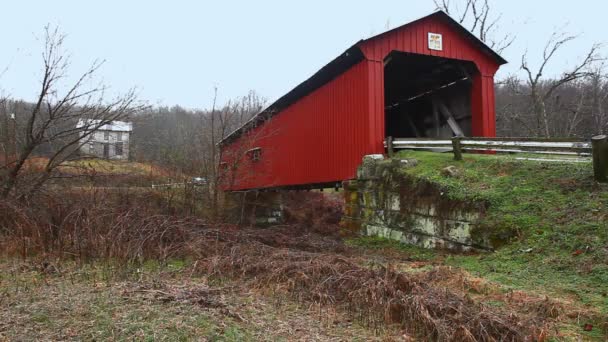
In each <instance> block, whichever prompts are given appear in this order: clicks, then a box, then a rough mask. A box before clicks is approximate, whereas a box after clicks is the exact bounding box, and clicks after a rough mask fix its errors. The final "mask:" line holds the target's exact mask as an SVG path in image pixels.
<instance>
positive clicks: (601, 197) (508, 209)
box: [398, 152, 608, 316]
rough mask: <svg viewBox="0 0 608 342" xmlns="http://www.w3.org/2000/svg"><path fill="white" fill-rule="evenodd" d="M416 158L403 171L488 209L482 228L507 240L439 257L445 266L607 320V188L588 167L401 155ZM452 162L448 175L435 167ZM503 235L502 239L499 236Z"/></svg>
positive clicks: (473, 157) (500, 158) (503, 158)
mask: <svg viewBox="0 0 608 342" xmlns="http://www.w3.org/2000/svg"><path fill="white" fill-rule="evenodd" d="M398 157H400V158H415V159H417V160H418V161H419V163H418V165H417V166H416V167H413V168H408V169H404V170H403V172H404V173H406V174H407V175H409V176H412V177H413V178H414V179H419V180H424V181H429V182H432V183H434V184H436V185H438V186H439V187H440V188H442V189H443V191H444V196H447V197H449V198H452V199H457V200H460V201H482V202H485V203H487V204H488V210H487V213H486V215H485V217H484V218H483V221H482V224H481V227H482V229H489V230H495V231H496V232H499V233H502V234H503V236H508V238H507V241H504V243H505V245H504V246H503V247H501V248H499V249H498V250H497V251H496V252H494V253H489V254H481V255H458V256H450V257H447V258H446V260H445V262H446V263H447V264H449V265H454V266H461V267H463V268H464V269H466V270H468V271H470V272H472V273H473V274H476V275H479V276H482V277H484V278H486V279H490V280H492V281H496V282H498V283H500V284H502V285H504V286H506V287H507V288H513V289H527V290H535V291H539V292H542V293H547V294H551V295H557V296H560V297H565V298H568V299H570V300H572V301H575V302H577V303H580V304H582V305H584V306H588V307H591V308H595V309H597V310H599V312H600V313H601V314H602V315H604V316H605V315H608V294H607V293H608V185H605V184H604V185H601V184H597V183H595V182H594V181H593V177H592V167H591V164H590V163H572V164H561V163H554V162H552V163H549V162H534V161H520V160H516V159H515V158H513V157H508V156H488V155H465V157H464V160H463V161H459V162H457V161H454V160H453V158H452V155H451V154H440V153H428V152H401V153H399V155H398ZM450 165H453V166H455V167H456V168H457V169H458V172H457V174H458V175H457V176H456V177H447V176H445V175H444V174H442V169H444V168H445V167H447V166H450ZM505 232H506V233H508V234H504V233H505Z"/></svg>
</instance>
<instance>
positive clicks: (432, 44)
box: [429, 32, 443, 51]
mask: <svg viewBox="0 0 608 342" xmlns="http://www.w3.org/2000/svg"><path fill="white" fill-rule="evenodd" d="M429 50H436V51H442V50H443V36H442V35H441V34H439V33H432V32H429Z"/></svg>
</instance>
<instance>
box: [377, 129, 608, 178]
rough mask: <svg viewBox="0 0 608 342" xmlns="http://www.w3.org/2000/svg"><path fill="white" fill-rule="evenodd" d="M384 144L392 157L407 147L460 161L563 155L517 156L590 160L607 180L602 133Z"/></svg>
mask: <svg viewBox="0 0 608 342" xmlns="http://www.w3.org/2000/svg"><path fill="white" fill-rule="evenodd" d="M385 147H386V148H387V150H388V154H389V156H392V155H393V153H394V151H395V150H403V149H407V150H427V151H436V152H453V153H454V159H455V160H462V153H463V152H492V153H526V154H540V155H555V156H560V157H563V159H540V158H518V159H530V160H542V161H560V162H583V161H591V160H592V161H593V170H594V176H595V179H596V180H597V181H599V182H606V181H608V137H607V136H605V135H599V136H595V137H593V138H591V140H589V141H585V140H576V139H541V138H468V137H454V138H452V139H410V138H393V137H388V138H387V139H386V141H385ZM566 157H568V159H566ZM573 157H574V158H573Z"/></svg>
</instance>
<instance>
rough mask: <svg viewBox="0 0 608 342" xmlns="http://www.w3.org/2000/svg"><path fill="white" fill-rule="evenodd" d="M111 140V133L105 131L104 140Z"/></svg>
mask: <svg viewBox="0 0 608 342" xmlns="http://www.w3.org/2000/svg"><path fill="white" fill-rule="evenodd" d="M109 139H110V131H104V132H103V140H109Z"/></svg>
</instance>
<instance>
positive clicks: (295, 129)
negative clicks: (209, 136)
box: [227, 61, 374, 190]
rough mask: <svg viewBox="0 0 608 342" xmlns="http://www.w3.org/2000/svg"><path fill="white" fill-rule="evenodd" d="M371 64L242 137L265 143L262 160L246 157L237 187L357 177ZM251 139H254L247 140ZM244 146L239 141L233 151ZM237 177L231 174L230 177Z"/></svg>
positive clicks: (365, 143) (365, 141)
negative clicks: (255, 160) (254, 160)
mask: <svg viewBox="0 0 608 342" xmlns="http://www.w3.org/2000/svg"><path fill="white" fill-rule="evenodd" d="M368 76H369V62H367V61H362V62H360V63H359V64H357V65H355V66H354V67H352V68H351V69H349V70H348V71H346V72H345V73H343V74H342V75H340V76H339V77H338V78H336V79H334V80H333V81H331V82H329V83H327V84H325V85H323V86H322V87H321V88H319V89H317V90H316V91H314V92H313V93H311V94H309V95H307V96H305V97H303V98H301V99H300V100H298V101H297V102H296V103H294V104H292V105H291V106H290V107H288V108H286V109H285V110H283V111H282V112H280V113H279V114H277V115H275V116H274V117H273V118H272V119H271V120H270V121H268V122H266V123H265V124H264V125H262V126H261V127H258V128H257V129H255V130H253V131H252V132H251V133H249V134H250V135H249V137H248V136H247V135H245V136H243V137H242V138H241V139H242V140H243V141H246V144H247V145H248V147H260V148H261V149H262V158H261V160H260V161H259V162H253V161H250V160H249V159H248V158H244V159H243V161H242V164H241V165H238V168H237V173H238V174H237V175H236V177H235V182H234V184H230V185H229V187H230V188H232V189H233V190H238V189H248V188H268V187H278V186H285V185H297V184H316V183H326V182H333V181H337V180H343V179H350V178H353V177H354V175H355V172H356V168H357V166H358V165H359V163H361V156H362V155H363V154H369V153H372V152H373V150H374V149H373V147H372V145H371V144H372V140H370V139H369V129H368V128H369V124H370V123H369V119H370V116H369V109H370V106H369V103H368V100H369V89H368V86H367V85H368V82H367V77H368ZM248 139H249V141H247V140H248ZM237 148H239V144H237V143H234V144H231V145H229V146H228V147H227V149H228V150H231V149H232V150H233V151H234V150H235V149H237ZM230 178H232V177H230Z"/></svg>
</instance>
